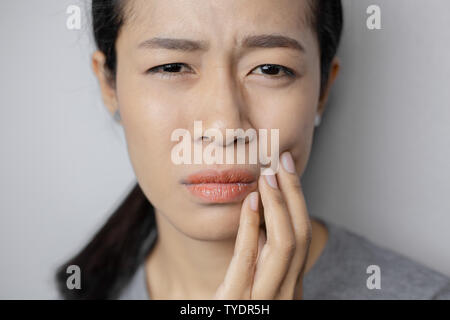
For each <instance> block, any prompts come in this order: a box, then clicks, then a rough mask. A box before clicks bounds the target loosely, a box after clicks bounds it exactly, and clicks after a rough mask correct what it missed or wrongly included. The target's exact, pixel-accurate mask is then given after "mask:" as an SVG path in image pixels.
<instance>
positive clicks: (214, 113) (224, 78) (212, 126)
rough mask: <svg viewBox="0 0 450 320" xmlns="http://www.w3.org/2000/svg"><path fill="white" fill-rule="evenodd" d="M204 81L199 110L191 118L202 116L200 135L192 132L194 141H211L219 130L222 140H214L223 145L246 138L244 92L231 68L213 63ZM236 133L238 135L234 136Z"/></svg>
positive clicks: (246, 120) (246, 119) (248, 125)
mask: <svg viewBox="0 0 450 320" xmlns="http://www.w3.org/2000/svg"><path fill="white" fill-rule="evenodd" d="M203 81H204V83H203V86H202V91H203V92H202V93H201V94H200V96H201V97H202V100H201V101H200V105H198V109H197V110H198V111H199V113H197V115H198V117H197V118H196V119H194V120H196V121H198V120H201V124H202V129H203V132H202V133H201V134H200V135H198V134H197V135H194V139H195V140H196V141H195V142H196V143H201V142H203V141H207V142H210V141H212V140H214V136H215V135H218V132H220V133H221V135H222V137H223V139H222V141H216V140H214V143H215V144H218V145H220V144H222V146H225V147H226V146H228V145H229V144H234V143H235V142H236V141H237V140H239V139H241V138H243V139H245V136H244V135H243V134H242V133H243V131H246V130H247V129H248V128H250V127H251V125H250V122H249V119H248V115H247V111H246V110H247V108H246V105H245V101H244V98H243V94H242V92H241V89H240V87H239V85H238V83H237V82H238V81H237V80H236V79H235V78H234V77H233V72H231V71H230V70H229V69H228V68H227V67H223V66H218V67H214V68H211V72H210V73H208V76H205V78H204V79H203ZM227 129H231V130H227ZM238 129H242V130H238ZM236 130H238V131H236ZM236 134H238V135H237V136H235V135H236Z"/></svg>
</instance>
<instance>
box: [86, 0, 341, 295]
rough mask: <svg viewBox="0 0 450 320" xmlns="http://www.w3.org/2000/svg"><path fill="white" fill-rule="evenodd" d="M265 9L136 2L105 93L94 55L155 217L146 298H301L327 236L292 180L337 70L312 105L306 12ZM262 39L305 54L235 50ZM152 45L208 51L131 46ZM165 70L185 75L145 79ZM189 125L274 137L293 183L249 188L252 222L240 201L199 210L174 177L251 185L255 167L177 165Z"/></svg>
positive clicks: (312, 46) (312, 42)
mask: <svg viewBox="0 0 450 320" xmlns="http://www.w3.org/2000/svg"><path fill="white" fill-rule="evenodd" d="M274 3H275V2H273V1H272V0H246V1H242V0H230V1H221V0H211V1H198V0H185V1H181V2H180V1H176V0H152V1H143V0H136V1H133V2H130V3H128V5H127V7H126V12H127V20H126V23H125V25H124V26H123V27H122V29H121V31H120V34H119V37H118V39H117V42H116V51H117V61H118V65H117V73H116V81H115V83H114V84H111V82H110V81H108V77H107V73H105V69H104V62H105V57H104V55H103V53H101V52H99V51H97V52H95V53H94V54H93V59H92V63H93V69H94V72H95V74H96V76H97V78H98V80H99V84H100V88H101V92H102V97H103V101H104V104H105V106H106V107H107V108H108V110H109V112H111V114H113V113H114V112H115V111H116V110H117V109H118V110H120V114H121V118H122V120H121V125H122V126H123V129H124V132H125V137H126V141H127V149H128V153H129V157H130V160H131V163H132V166H133V169H134V171H135V174H136V177H137V180H138V182H139V184H140V186H141V188H142V190H143V192H144V194H145V195H146V196H147V198H148V199H149V201H150V202H151V203H152V204H153V206H154V207H155V213H156V219H157V226H158V241H157V243H156V246H155V247H154V250H152V252H151V254H150V255H149V256H148V258H147V260H146V264H145V266H146V273H147V282H148V283H147V288H148V290H149V292H150V295H151V297H152V299H211V298H216V299H230V298H231V299H301V298H302V279H303V276H304V274H305V273H306V272H308V270H309V269H310V268H311V267H312V265H313V264H314V262H315V261H316V260H317V258H318V257H319V256H320V253H321V252H322V250H323V248H324V246H325V244H326V241H327V230H326V228H325V227H324V226H323V225H322V224H320V223H319V222H318V221H316V220H314V219H310V218H309V215H308V211H307V207H306V202H305V199H304V196H303V192H302V188H301V184H300V180H299V177H300V176H301V175H302V174H303V172H304V170H305V168H306V165H307V162H308V159H309V155H310V149H311V145H312V140H313V133H314V117H315V115H316V113H319V114H322V113H323V111H324V108H325V104H326V100H327V98H328V92H329V89H330V87H331V85H332V83H333V82H334V80H335V78H336V76H337V74H338V70H339V65H340V62H339V60H338V59H337V58H334V60H333V62H332V65H331V69H330V76H329V80H328V83H327V86H326V88H325V90H324V93H323V95H322V96H320V92H319V90H320V55H319V47H318V42H317V39H316V36H315V34H314V32H313V31H312V30H311V29H310V28H309V27H308V25H307V24H306V23H305V17H306V16H307V12H308V10H309V9H308V8H307V7H306V6H305V2H304V1H298V0H278V1H277V2H276V5H274ZM269 33H271V34H273V33H276V34H281V35H284V36H287V37H290V38H293V39H295V40H297V41H298V42H299V43H301V44H302V46H303V48H304V51H303V52H302V51H299V50H295V49H292V48H288V47H273V48H261V47H257V48H243V47H241V46H240V43H241V40H242V39H243V38H244V37H246V36H247V35H250V34H251V35H259V34H269ZM153 37H164V38H177V39H180V38H186V39H192V40H195V41H204V42H205V43H208V48H207V50H205V51H202V50H195V51H181V50H172V49H165V48H141V47H139V44H141V43H142V42H143V41H145V40H147V39H150V38H153ZM169 63H182V64H183V65H181V67H180V68H179V69H175V71H173V69H170V68H169V71H167V68H166V69H161V68H159V69H158V71H157V73H148V72H147V71H148V70H149V69H151V68H154V67H158V66H161V65H164V64H169ZM264 64H275V65H280V66H284V67H286V68H289V69H290V70H293V71H294V73H295V77H288V76H287V75H286V74H285V73H284V71H283V69H279V72H278V73H275V75H274V74H270V73H267V72H264V70H263V69H261V65H264ZM153 70H154V69H153ZM170 71H172V72H170ZM164 75H172V77H164ZM194 120H202V122H203V123H202V125H203V130H205V129H207V128H215V129H217V130H220V131H222V133H223V134H225V129H226V128H232V129H235V128H242V129H244V130H247V129H248V128H254V129H256V130H257V131H258V129H268V130H270V129H272V128H274V129H279V130H280V131H279V134H280V135H279V147H280V149H279V154H280V155H281V154H282V153H284V152H289V154H291V155H292V158H293V160H294V164H295V173H289V172H287V171H286V170H285V169H284V167H281V169H280V170H279V171H278V173H277V174H276V176H275V177H276V180H277V181H278V183H277V184H278V188H273V187H271V186H269V185H268V184H267V183H266V180H265V179H266V178H264V177H263V176H260V177H259V178H258V184H257V188H256V189H255V191H257V194H258V198H259V201H258V202H259V205H258V210H257V212H255V211H253V210H251V208H250V207H249V196H248V197H247V198H246V199H245V200H244V201H239V202H235V203H227V204H221V205H217V204H213V205H211V204H204V203H202V202H200V201H199V200H198V199H196V198H194V197H192V196H191V195H190V194H189V193H188V192H187V190H186V189H185V187H184V186H183V185H182V184H180V179H182V178H185V177H186V176H187V175H189V174H191V173H193V172H196V171H198V170H199V169H209V168H215V169H226V168H235V167H239V168H246V169H249V170H251V171H252V172H254V173H255V175H257V176H259V172H260V170H259V169H260V165H255V164H245V165H242V164H215V165H206V164H190V165H175V164H174V163H173V162H172V161H171V158H170V156H171V150H172V148H173V147H174V145H175V144H176V143H177V142H175V141H171V140H170V136H171V133H172V132H173V131H174V130H175V129H177V128H185V129H187V130H189V131H190V132H191V134H192V136H193V126H194ZM197 143H198V141H197ZM200 143H203V142H200ZM205 145H206V143H205ZM269 150H270V146H269ZM246 159H248V158H246ZM280 163H281V162H280ZM264 225H265V228H264V227H263V226H264Z"/></svg>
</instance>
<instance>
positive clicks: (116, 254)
mask: <svg viewBox="0 0 450 320" xmlns="http://www.w3.org/2000/svg"><path fill="white" fill-rule="evenodd" d="M308 3H309V7H310V8H311V17H309V19H308V22H309V23H310V24H311V27H312V29H313V31H315V32H316V35H317V38H318V42H319V48H320V68H321V90H320V91H321V93H322V91H323V88H324V86H325V84H326V82H327V81H328V76H329V69H330V65H331V61H332V59H333V57H334V56H335V54H336V52H337V48H338V45H339V41H340V37H341V33H342V25H343V13H342V4H341V0H308ZM125 16H126V13H125V1H123V0H109V1H107V0H92V19H93V32H94V38H95V42H96V45H97V48H98V49H99V50H100V51H102V52H103V53H104V54H105V56H106V62H105V64H106V66H105V67H106V68H105V69H106V71H107V72H108V76H109V80H110V82H111V83H112V84H114V82H115V74H116V66H117V60H116V50H115V43H116V39H117V37H118V35H119V31H120V28H121V26H122V25H123V24H124V22H125ZM153 228H156V220H155V213H154V208H153V206H152V205H151V203H150V202H149V201H148V199H147V197H146V196H145V194H144V193H143V192H142V190H141V188H140V186H139V184H136V185H135V186H134V188H133V189H132V190H131V192H130V193H129V194H128V196H127V197H126V198H125V200H124V201H123V202H122V203H121V204H120V205H119V207H118V208H117V209H116V210H115V211H114V212H113V214H112V215H111V216H110V218H109V219H108V220H107V221H106V223H105V224H104V225H103V226H102V228H101V229H100V230H99V231H98V232H97V233H96V234H95V235H94V236H93V237H92V239H91V240H90V241H89V242H88V243H87V244H86V246H85V247H84V248H83V249H82V250H81V251H79V253H78V254H76V255H75V256H74V257H73V258H71V259H70V260H69V261H67V262H66V263H64V264H63V265H61V266H60V267H59V269H58V270H57V273H56V282H57V285H58V290H59V292H60V294H61V296H62V297H63V298H64V299H115V298H117V297H118V296H119V294H120V291H121V289H122V288H123V287H124V286H125V285H126V283H127V282H128V280H129V279H130V277H131V276H132V275H133V274H134V272H135V271H136V269H137V267H138V266H139V265H140V263H142V262H143V261H144V259H145V257H146V255H147V254H148V253H149V251H150V250H151V248H152V247H153V245H154V241H151V239H149V235H150V231H151V230H152V229H153ZM69 265H77V266H79V267H80V270H81V289H72V290H70V289H68V287H67V284H66V283H67V279H68V277H69V276H70V275H69V274H67V273H66V270H67V267H68V266H69Z"/></svg>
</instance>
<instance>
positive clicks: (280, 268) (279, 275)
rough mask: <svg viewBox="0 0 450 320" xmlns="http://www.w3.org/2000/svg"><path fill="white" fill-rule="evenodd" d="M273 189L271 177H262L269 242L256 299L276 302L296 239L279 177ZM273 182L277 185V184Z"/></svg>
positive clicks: (259, 268) (258, 267) (257, 280)
mask: <svg viewBox="0 0 450 320" xmlns="http://www.w3.org/2000/svg"><path fill="white" fill-rule="evenodd" d="M271 179H272V185H273V186H274V187H272V186H271V185H269V183H268V182H267V176H264V175H261V176H260V179H259V182H258V185H259V190H260V193H261V200H262V204H263V207H264V219H265V225H266V233H267V235H266V236H267V241H266V244H265V245H264V247H263V248H262V252H261V255H260V256H259V258H258V262H257V265H256V271H255V279H254V282H253V288H252V299H272V298H273V297H274V296H275V294H276V292H277V291H278V289H279V287H280V285H281V283H282V281H283V279H284V277H285V275H286V272H287V270H288V267H289V264H290V260H291V258H292V253H293V250H294V249H295V238H294V232H293V230H292V226H291V221H290V218H289V214H288V212H287V210H288V209H287V206H286V203H285V202H284V199H283V196H282V194H281V190H280V189H278V187H277V183H276V177H275V176H271V177H269V181H270V180H271ZM273 179H274V180H275V181H273Z"/></svg>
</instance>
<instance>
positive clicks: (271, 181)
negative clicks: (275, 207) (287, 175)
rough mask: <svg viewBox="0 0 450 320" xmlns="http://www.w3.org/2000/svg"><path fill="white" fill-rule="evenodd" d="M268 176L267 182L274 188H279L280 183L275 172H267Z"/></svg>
mask: <svg viewBox="0 0 450 320" xmlns="http://www.w3.org/2000/svg"><path fill="white" fill-rule="evenodd" d="M264 176H265V177H266V181H267V183H268V184H269V185H270V186H271V187H272V188H274V189H278V183H277V178H276V177H275V176H274V175H273V174H266V175H264Z"/></svg>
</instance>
